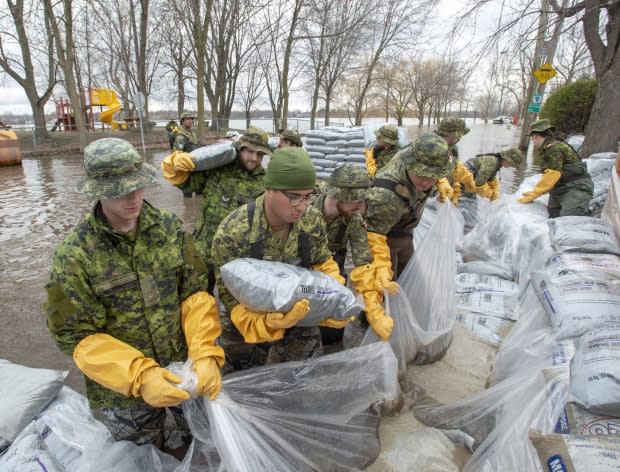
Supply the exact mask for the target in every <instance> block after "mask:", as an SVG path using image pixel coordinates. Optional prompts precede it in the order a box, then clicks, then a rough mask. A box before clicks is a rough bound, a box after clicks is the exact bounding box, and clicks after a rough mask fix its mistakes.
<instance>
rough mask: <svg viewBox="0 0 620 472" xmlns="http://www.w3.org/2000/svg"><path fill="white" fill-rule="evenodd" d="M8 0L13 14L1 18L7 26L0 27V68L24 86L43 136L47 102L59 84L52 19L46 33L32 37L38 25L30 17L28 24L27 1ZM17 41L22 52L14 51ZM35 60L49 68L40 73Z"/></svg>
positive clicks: (37, 130)
mask: <svg viewBox="0 0 620 472" xmlns="http://www.w3.org/2000/svg"><path fill="white" fill-rule="evenodd" d="M6 3H7V6H8V12H9V14H10V17H8V15H7V17H2V18H1V21H2V24H4V25H5V26H4V27H3V28H0V68H2V70H4V72H6V73H7V74H8V75H9V76H10V77H11V78H12V79H13V80H15V82H17V84H18V85H19V86H20V87H22V88H23V89H24V92H25V94H26V97H27V98H28V102H29V103H30V108H31V109H32V117H33V119H34V125H35V134H36V136H37V137H38V138H41V137H43V136H46V135H47V129H46V123H45V104H46V103H47V101H48V100H49V98H50V96H51V95H52V92H53V90H54V86H55V85H56V65H55V58H54V41H53V40H52V31H51V27H50V23H49V22H48V21H46V20H47V18H46V17H44V18H43V28H42V30H43V31H44V32H45V37H44V38H37V37H34V38H32V39H31V37H30V36H29V33H30V34H36V32H37V31H38V28H33V25H32V23H30V22H31V21H32V20H28V22H29V25H28V28H27V27H26V19H25V17H24V1H23V0H16V1H15V2H13V1H11V0H7V2H6ZM29 8H30V6H29ZM39 19H40V18H39ZM11 27H12V28H11ZM11 29H12V31H11ZM27 30H28V32H27ZM35 41H36V42H35ZM14 44H17V45H18V46H19V51H20V54H17V53H13V52H12V46H13V45H14ZM33 53H38V54H37V57H33ZM35 63H36V64H37V65H38V64H41V67H42V68H45V69H47V70H46V71H45V72H43V70H41V74H40V75H39V76H37V71H36V69H35ZM44 74H45V79H44V80H42V81H41V82H42V84H43V87H42V92H41V93H39V89H38V87H37V79H42V78H43V77H44Z"/></svg>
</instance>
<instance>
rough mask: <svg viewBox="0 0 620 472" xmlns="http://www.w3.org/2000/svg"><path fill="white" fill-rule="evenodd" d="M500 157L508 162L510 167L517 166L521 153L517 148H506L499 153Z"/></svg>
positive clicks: (520, 159)
mask: <svg viewBox="0 0 620 472" xmlns="http://www.w3.org/2000/svg"><path fill="white" fill-rule="evenodd" d="M499 155H500V157H501V158H502V159H504V160H506V161H508V162H509V163H510V165H511V166H512V167H519V166H520V165H521V161H522V160H523V154H521V151H519V150H518V149H517V148H510V149H506V150H505V151H501V152H500V153H499Z"/></svg>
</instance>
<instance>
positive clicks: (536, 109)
mask: <svg viewBox="0 0 620 472" xmlns="http://www.w3.org/2000/svg"><path fill="white" fill-rule="evenodd" d="M527 111H528V112H530V113H540V104H539V103H530V104H529V105H528V106H527Z"/></svg>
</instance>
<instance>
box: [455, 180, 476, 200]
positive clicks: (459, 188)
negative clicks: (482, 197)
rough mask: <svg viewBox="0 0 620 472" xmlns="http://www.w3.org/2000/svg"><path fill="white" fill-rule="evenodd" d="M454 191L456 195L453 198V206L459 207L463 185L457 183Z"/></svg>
mask: <svg viewBox="0 0 620 472" xmlns="http://www.w3.org/2000/svg"><path fill="white" fill-rule="evenodd" d="M474 188H475V186H474ZM452 189H453V190H454V195H453V196H452V204H453V205H454V206H459V199H460V198H461V192H462V185H461V184H460V183H459V182H456V183H455V184H454V186H453V187H452Z"/></svg>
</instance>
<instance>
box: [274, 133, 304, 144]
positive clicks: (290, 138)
mask: <svg viewBox="0 0 620 472" xmlns="http://www.w3.org/2000/svg"><path fill="white" fill-rule="evenodd" d="M278 136H279V137H280V142H279V143H278V147H279V148H282V147H287V146H296V147H303V144H302V142H301V136H300V135H299V133H298V132H297V131H295V130H294V129H281V130H280V131H279V132H278Z"/></svg>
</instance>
